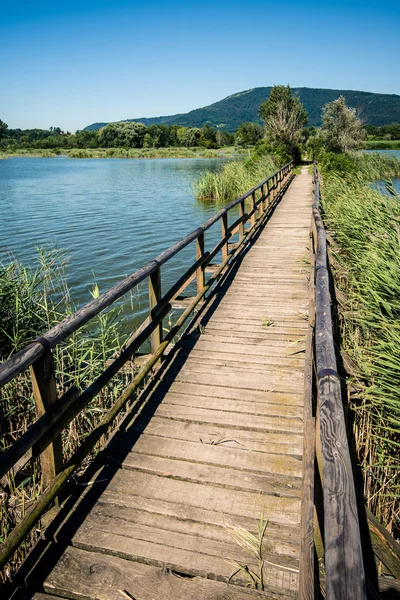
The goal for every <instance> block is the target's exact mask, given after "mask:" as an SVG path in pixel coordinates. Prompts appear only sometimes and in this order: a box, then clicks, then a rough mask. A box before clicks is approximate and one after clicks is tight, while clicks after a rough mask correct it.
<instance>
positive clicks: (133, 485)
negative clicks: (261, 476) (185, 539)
mask: <svg viewBox="0 0 400 600" xmlns="http://www.w3.org/2000/svg"><path fill="white" fill-rule="evenodd" d="M107 490H108V491H110V492H113V493H114V494H119V495H121V499H122V498H130V497H131V496H133V495H136V496H140V497H142V498H143V499H154V500H163V501H168V502H173V503H177V504H181V505H182V504H184V505H186V506H188V507H195V508H204V507H206V508H207V510H211V511H219V512H220V513H221V515H224V514H225V515H230V517H231V518H232V520H233V521H235V518H236V516H239V517H240V516H244V517H248V518H251V519H259V518H260V515H261V514H262V513H263V514H264V517H265V518H266V519H268V521H269V522H271V523H274V524H281V525H286V526H297V527H298V526H299V525H300V500H298V499H296V498H286V497H274V496H271V495H268V494H265V495H264V494H259V493H258V492H254V493H251V492H243V491H239V490H232V489H229V490H228V489H224V488H221V487H219V488H216V487H215V486H211V485H203V484H198V483H192V482H186V481H179V480H174V479H169V478H163V477H158V476H155V475H151V474H147V473H140V472H133V471H129V470H128V469H119V470H118V471H117V472H116V473H115V474H114V475H113V477H112V479H111V480H110V483H109V484H108V486H107ZM145 505H146V502H144V506H145Z"/></svg>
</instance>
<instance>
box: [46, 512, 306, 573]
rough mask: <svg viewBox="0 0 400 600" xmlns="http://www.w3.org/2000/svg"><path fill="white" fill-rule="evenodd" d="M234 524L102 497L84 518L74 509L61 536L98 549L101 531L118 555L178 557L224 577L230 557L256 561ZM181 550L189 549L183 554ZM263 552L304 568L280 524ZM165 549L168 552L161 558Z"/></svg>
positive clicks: (177, 561) (229, 570)
mask: <svg viewBox="0 0 400 600" xmlns="http://www.w3.org/2000/svg"><path fill="white" fill-rule="evenodd" d="M233 526H234V524H233V523H232V522H231V521H230V520H229V519H226V522H225V524H222V525H221V526H219V527H216V526H212V525H205V524H204V523H197V522H193V521H188V520H183V519H176V518H175V517H167V516H166V515H163V514H156V513H152V514H150V513H148V512H146V511H137V510H132V509H131V508H130V507H121V506H115V505H113V504H107V503H98V504H97V505H96V508H95V509H94V510H92V511H91V512H89V513H88V515H87V517H86V518H85V520H84V521H83V522H82V521H80V520H79V518H76V517H75V516H74V515H71V517H70V518H69V519H68V520H67V521H66V523H65V524H64V525H63V526H62V527H61V528H60V529H59V530H58V531H57V534H56V537H57V540H59V541H61V542H68V543H72V545H73V546H76V547H81V548H83V547H85V549H87V550H94V551H95V550H98V549H101V548H102V546H101V545H100V543H101V539H99V540H98V541H96V534H97V535H99V538H102V539H104V540H106V544H107V546H104V549H108V550H109V552H110V553H111V552H112V553H113V554H114V555H115V554H116V555H118V554H119V555H124V557H125V558H130V559H132V560H135V559H136V558H144V559H146V558H147V560H148V561H149V562H150V563H153V564H157V563H159V562H161V561H162V562H164V563H168V562H172V561H174V562H175V568H176V567H178V568H179V567H184V568H185V570H187V571H188V570H190V571H191V572H195V571H194V570H193V569H196V568H197V569H199V568H201V569H202V573H201V574H202V576H210V575H211V576H212V575H214V576H217V577H218V574H219V575H220V578H221V579H222V577H224V578H225V577H226V575H227V573H232V572H233V569H232V564H231V563H230V561H229V559H234V560H237V561H238V562H240V563H242V564H247V565H248V566H249V567H250V565H252V566H253V567H255V566H256V562H255V559H254V557H252V556H251V555H249V553H248V551H247V550H246V549H243V548H242V547H241V546H240V545H239V544H237V543H236V542H235V540H234V538H233V535H232V527H233ZM89 539H90V540H91V541H90V542H89ZM88 542H89V543H88ZM143 542H144V544H143ZM155 545H159V546H160V547H161V549H157V547H155ZM180 551H184V553H183V554H180ZM263 552H264V553H265V558H267V559H268V560H269V561H271V562H275V563H277V564H279V565H282V566H284V565H285V566H288V567H292V568H294V569H297V570H298V559H297V558H296V553H297V549H296V547H295V546H294V545H293V544H291V543H290V539H289V541H283V540H282V538H279V535H277V531H276V530H275V532H274V535H269V536H268V538H267V537H265V539H264V540H263ZM142 553H143V556H142ZM168 553H169V555H168ZM160 554H163V555H164V558H162V559H161V556H160V557H159V555H160ZM196 554H197V555H198V556H199V563H198V564H197V566H194V568H193V567H190V566H189V563H190V562H191V561H192V560H193V555H196ZM165 557H167V558H165ZM213 559H216V560H217V562H216V564H215V565H214V566H213V565H212V562H211V561H212V560H213ZM218 559H219V560H221V559H222V560H224V559H225V560H224V563H225V565H224V567H221V564H218ZM181 561H182V564H180V562H181ZM221 568H222V572H221ZM199 574H200V573H199ZM221 575H222V577H221ZM228 577H229V575H228ZM213 578H214V577H213Z"/></svg>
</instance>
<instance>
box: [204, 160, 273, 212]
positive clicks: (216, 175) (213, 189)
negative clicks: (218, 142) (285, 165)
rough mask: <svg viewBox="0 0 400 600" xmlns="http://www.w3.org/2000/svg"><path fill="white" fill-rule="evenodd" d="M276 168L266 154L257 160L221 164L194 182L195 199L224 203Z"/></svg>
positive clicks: (251, 186)
mask: <svg viewBox="0 0 400 600" xmlns="http://www.w3.org/2000/svg"><path fill="white" fill-rule="evenodd" d="M277 169H278V166H277V164H276V163H275V162H274V160H273V159H272V157H270V156H268V155H266V156H261V157H258V158H257V160H252V159H249V160H247V161H244V160H234V161H232V162H229V163H226V164H225V165H223V167H222V169H221V170H220V171H217V172H211V171H205V172H204V173H203V174H202V175H201V176H200V178H199V179H198V181H197V182H196V183H195V192H196V196H197V199H198V200H203V201H213V202H216V203H217V204H224V203H225V202H228V201H229V200H233V199H234V198H237V197H239V196H242V195H243V194H244V193H245V192H247V191H248V190H250V189H251V188H253V187H255V186H256V185H257V184H258V183H260V181H263V180H264V179H266V178H267V177H268V176H269V175H272V174H273V173H275V171H277Z"/></svg>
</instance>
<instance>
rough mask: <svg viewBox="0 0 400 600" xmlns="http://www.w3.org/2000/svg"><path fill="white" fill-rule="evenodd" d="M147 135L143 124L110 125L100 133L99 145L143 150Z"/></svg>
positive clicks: (123, 123) (124, 123)
mask: <svg viewBox="0 0 400 600" xmlns="http://www.w3.org/2000/svg"><path fill="white" fill-rule="evenodd" d="M145 133H146V126H145V125H143V123H135V122H125V121H124V122H122V123H109V124H108V125H106V126H105V127H102V128H101V129H100V131H99V144H100V145H101V146H103V147H105V148H113V147H115V148H118V147H125V148H142V146H143V138H144V135H145Z"/></svg>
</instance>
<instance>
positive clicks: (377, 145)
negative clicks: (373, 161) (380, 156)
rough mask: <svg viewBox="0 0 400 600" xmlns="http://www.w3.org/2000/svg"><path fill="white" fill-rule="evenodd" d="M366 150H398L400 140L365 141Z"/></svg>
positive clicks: (399, 148)
mask: <svg viewBox="0 0 400 600" xmlns="http://www.w3.org/2000/svg"><path fill="white" fill-rule="evenodd" d="M364 144H365V148H366V150H400V140H367V141H366V142H364Z"/></svg>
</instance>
